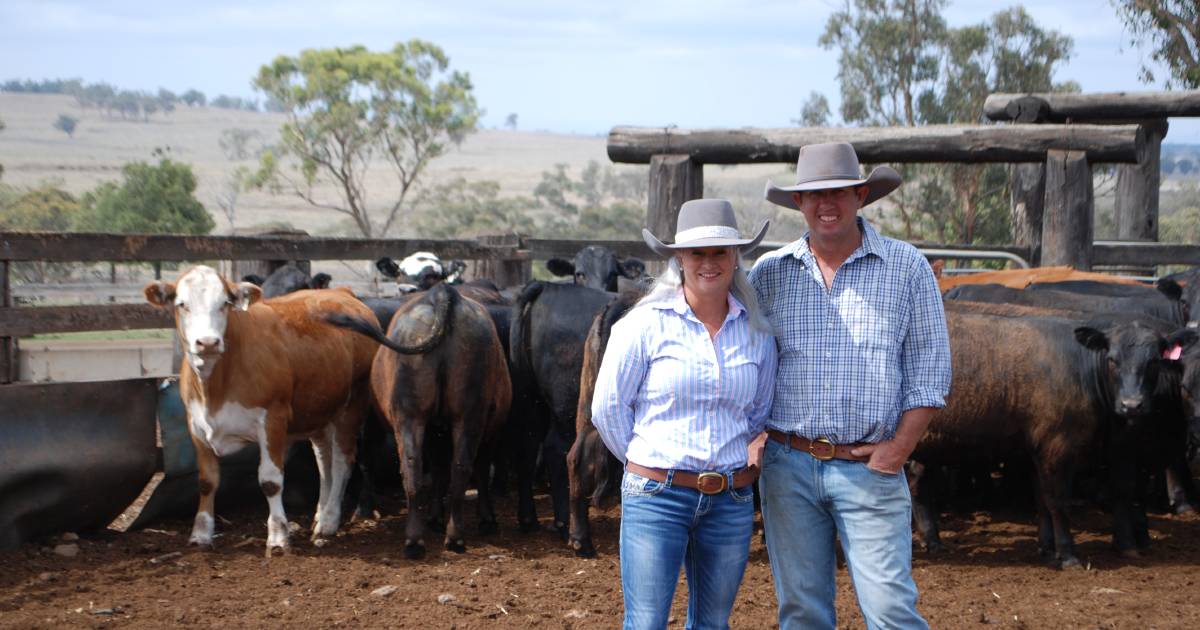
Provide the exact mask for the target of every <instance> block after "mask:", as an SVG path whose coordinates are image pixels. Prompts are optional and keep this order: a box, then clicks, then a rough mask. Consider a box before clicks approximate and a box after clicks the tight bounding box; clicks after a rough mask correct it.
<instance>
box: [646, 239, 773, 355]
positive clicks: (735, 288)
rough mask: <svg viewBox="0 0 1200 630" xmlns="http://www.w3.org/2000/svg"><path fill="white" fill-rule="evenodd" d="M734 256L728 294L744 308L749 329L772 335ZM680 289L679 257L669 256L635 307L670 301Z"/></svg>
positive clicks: (760, 307)
mask: <svg viewBox="0 0 1200 630" xmlns="http://www.w3.org/2000/svg"><path fill="white" fill-rule="evenodd" d="M728 249H734V248H732V247H731V248H728ZM682 251H686V250H682ZM735 254H736V256H737V266H736V267H735V268H734V270H733V284H731V285H729V292H730V293H732V294H733V297H735V298H737V300H738V301H739V302H741V303H742V306H744V307H745V308H746V317H747V319H749V321H750V326H751V327H753V328H755V329H757V330H760V331H762V332H765V333H767V334H773V331H772V330H771V323H770V322H769V321H767V317H766V316H765V315H763V311H762V306H761V305H759V303H758V292H757V291H755V290H754V285H752V284H750V278H748V277H746V272H745V271H744V270H743V267H744V266H745V265H744V261H743V260H742V256H741V253H738V252H736V250H735ZM682 288H683V272H682V270H681V269H680V267H679V257H678V256H671V258H669V259H668V261H667V268H666V270H664V271H663V272H662V273H661V274H659V276H658V278H656V279H655V280H654V285H653V286H651V287H650V292H649V293H647V294H646V297H644V298H642V299H641V300H638V304H637V305H638V306H642V305H643V304H654V303H656V302H669V301H672V300H674V299H675V296H676V295H678V294H679V290H680V289H682Z"/></svg>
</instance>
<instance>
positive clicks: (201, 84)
mask: <svg viewBox="0 0 1200 630" xmlns="http://www.w3.org/2000/svg"><path fill="white" fill-rule="evenodd" d="M1012 4H1013V3H1005V2H984V1H980V0H958V1H952V2H951V4H950V6H949V7H948V8H947V10H946V13H945V14H946V18H947V20H948V22H949V23H950V24H951V25H952V26H961V25H965V24H970V23H976V22H980V21H983V20H984V19H986V18H987V17H988V16H990V15H991V14H992V13H994V12H996V11H998V10H1001V9H1003V8H1006V7H1008V6H1012ZM840 5H841V3H840V2H835V1H832V0H736V1H734V0H639V1H628V0H606V1H604V2H586V3H585V2H571V1H569V0H557V1H555V0H511V1H506V0H491V1H483V0H464V1H456V0H440V1H432V0H393V1H376V0H336V1H335V0H286V1H275V0H241V1H231V0H207V1H202V2H171V1H167V0H159V1H157V2H147V1H142V0H94V1H82V0H3V1H2V2H0V79H8V78H15V77H21V78H25V77H32V78H43V77H72V76H77V77H81V78H83V79H84V80H85V81H101V80H103V81H108V82H110V83H113V84H115V85H118V86H120V87H124V88H134V89H144V90H154V89H157V88H158V87H160V86H162V87H166V88H168V89H171V90H174V91H176V92H181V91H183V90H185V89H187V88H190V87H195V88H198V89H200V90H202V91H204V92H205V93H206V94H208V95H209V96H210V97H212V96H215V95H217V94H221V93H224V94H231V95H237V96H253V91H252V89H251V88H250V86H249V82H250V77H251V76H253V74H254V73H255V72H256V70H257V69H258V67H259V66H261V65H262V64H264V63H266V62H268V61H270V60H271V59H272V58H273V57H275V56H276V55H280V54H295V53H297V52H299V51H300V50H302V49H304V48H313V47H329V46H345V45H351V44H364V45H366V46H368V47H370V48H373V49H386V48H389V47H390V46H391V45H392V44H394V43H395V42H397V41H402V40H407V39H409V38H412V37H421V38H424V39H427V40H430V41H432V42H434V43H436V44H438V45H440V46H441V47H443V48H444V49H445V50H446V52H447V53H448V54H449V55H450V58H451V64H452V66H453V67H454V68H457V69H460V70H465V71H467V72H469V73H470V75H471V78H472V80H473V82H474V84H475V87H476V96H477V98H478V100H479V102H480V104H481V105H482V106H483V107H484V108H486V110H487V115H486V117H485V119H484V124H485V125H486V126H498V125H500V124H502V123H503V121H504V119H505V117H506V116H507V115H508V114H509V113H516V114H517V115H518V120H519V125H520V127H521V128H523V129H543V130H549V131H556V132H573V133H586V134H603V133H606V132H607V131H608V130H609V129H610V128H611V127H613V126H615V125H624V124H629V125H643V126H659V125H669V124H675V125H678V126H681V127H745V126H753V127H781V126H787V125H789V124H790V120H791V119H793V118H796V117H797V116H798V114H799V110H800V104H801V103H802V102H803V100H804V99H805V98H806V97H807V96H808V94H809V93H810V92H812V91H818V92H822V93H825V94H826V95H827V96H828V97H829V98H830V100H831V101H832V102H833V103H834V107H835V109H836V102H837V93H838V85H837V80H836V72H837V67H836V66H837V57H836V53H835V52H833V51H826V50H823V49H821V48H820V47H819V46H818V45H817V39H818V37H819V36H820V34H821V31H822V30H823V27H824V24H825V21H826V19H827V18H828V16H829V14H830V13H832V12H833V10H834V9H835V8H836V7H838V6H840ZM1027 10H1028V11H1029V12H1030V13H1031V14H1032V15H1033V16H1034V18H1035V19H1036V20H1037V22H1038V23H1039V24H1040V25H1042V26H1043V27H1047V28H1054V29H1057V30H1059V31H1061V32H1063V33H1065V34H1067V35H1070V36H1071V37H1073V38H1074V40H1075V54H1074V56H1073V58H1072V59H1071V60H1070V61H1069V62H1068V63H1067V64H1066V65H1065V66H1064V67H1063V68H1062V69H1061V70H1060V72H1059V75H1058V76H1057V77H1056V79H1058V80H1065V79H1074V80H1076V81H1078V82H1079V83H1080V84H1081V85H1082V86H1083V88H1084V91H1086V92H1106V91H1121V90H1130V91H1137V90H1148V89H1155V88H1156V86H1146V85H1143V84H1141V83H1139V82H1138V79H1137V74H1138V67H1139V64H1140V58H1139V53H1138V51H1137V50H1136V49H1130V48H1129V46H1128V43H1127V37H1126V36H1125V35H1124V33H1123V31H1122V27H1121V24H1120V22H1119V21H1118V20H1117V18H1116V12H1115V10H1114V9H1113V8H1112V6H1111V5H1110V4H1109V2H1108V0H1090V1H1088V0H1057V1H1056V2H1054V3H1044V2H1041V3H1037V5H1036V6H1034V5H1032V3H1031V4H1030V5H1027ZM1167 140H1168V142H1172V141H1174V142H1196V143H1200V123H1198V122H1197V121H1195V120H1188V121H1185V120H1176V121H1173V122H1172V130H1171V132H1170V134H1169V136H1168V139H1167Z"/></svg>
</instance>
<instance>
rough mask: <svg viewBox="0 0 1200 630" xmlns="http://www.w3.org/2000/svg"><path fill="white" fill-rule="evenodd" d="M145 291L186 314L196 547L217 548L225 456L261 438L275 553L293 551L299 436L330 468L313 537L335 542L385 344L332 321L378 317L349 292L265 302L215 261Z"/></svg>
mask: <svg viewBox="0 0 1200 630" xmlns="http://www.w3.org/2000/svg"><path fill="white" fill-rule="evenodd" d="M144 293H145V296H146V300H147V301H148V302H150V303H151V304H154V305H157V306H163V307H168V308H174V309H175V325H176V328H177V329H178V332H179V337H180V339H181V340H182V343H183V345H184V350H185V360H184V363H183V365H181V366H180V368H179V383H180V394H181V397H182V399H183V403H184V405H185V406H186V408H187V413H188V429H189V431H190V432H191V435H192V442H193V444H194V445H195V447H196V463H197V467H198V469H199V482H200V507H199V510H198V511H197V513H196V519H195V524H194V526H193V528H192V535H191V538H190V539H189V542H190V543H192V544H197V545H202V546H211V545H212V541H213V529H214V520H213V498H214V496H215V492H216V489H217V484H218V483H219V478H218V476H219V469H218V465H217V458H218V457H220V456H222V455H225V454H228V453H231V452H233V451H235V450H237V449H238V448H240V447H241V446H242V444H244V443H257V444H258V445H259V449H260V454H259V474H258V478H259V483H260V485H261V486H262V490H263V494H264V495H266V497H267V504H268V506H269V507H270V516H269V517H268V518H267V548H266V553H267V556H268V557H269V556H270V555H271V554H272V551H274V550H279V551H281V552H284V553H286V552H287V551H288V548H289V546H288V520H287V516H286V514H285V513H284V509H283V499H282V496H281V492H282V489H283V465H284V453H285V452H286V451H287V447H288V444H289V441H291V440H296V439H302V438H307V439H308V440H310V441H311V442H312V446H313V451H314V453H316V455H317V461H318V464H319V468H320V473H321V491H320V498H319V499H318V503H317V512H316V515H315V517H314V519H313V529H312V540H313V542H314V544H317V545H318V546H321V545H324V544H325V543H326V542H327V540H328V539H329V538H330V537H332V536H333V535H334V533H335V532H336V531H337V528H338V525H339V523H340V521H341V503H342V493H343V491H344V490H345V486H346V481H347V480H348V478H349V472H350V468H351V466H353V464H354V458H355V438H356V436H357V435H358V430H359V425H360V424H361V423H362V419H363V416H364V415H365V413H366V410H367V408H368V401H369V398H368V397H367V391H366V384H367V379H368V378H369V375H370V366H371V360H372V358H373V357H374V355H375V350H376V348H377V347H376V344H375V343H373V342H371V341H370V340H368V339H364V338H363V337H361V336H359V335H355V334H353V333H350V332H348V331H343V330H340V329H338V328H335V327H333V326H330V325H328V324H327V323H325V322H324V321H323V318H324V317H325V316H327V315H329V314H331V313H338V314H343V315H346V316H358V317H370V316H371V312H370V310H369V309H367V308H366V307H365V306H363V304H362V303H361V302H359V301H358V300H357V299H355V297H354V295H353V294H351V293H350V292H349V291H348V290H324V291H300V292H297V293H292V294H289V295H287V296H284V297H280V298H276V299H273V300H268V301H261V295H262V294H261V290H260V289H259V288H258V287H256V286H254V285H252V284H249V283H242V284H239V285H236V286H235V285H233V284H231V283H230V282H228V281H226V280H225V279H224V278H222V277H221V276H220V275H219V274H217V272H216V271H215V270H213V269H212V268H209V267H204V266H198V267H193V268H191V269H189V270H187V271H185V272H184V273H183V274H182V275H181V276H180V277H179V279H178V281H177V282H176V283H175V284H172V283H169V282H151V283H150V284H147V285H146V287H145V290H144Z"/></svg>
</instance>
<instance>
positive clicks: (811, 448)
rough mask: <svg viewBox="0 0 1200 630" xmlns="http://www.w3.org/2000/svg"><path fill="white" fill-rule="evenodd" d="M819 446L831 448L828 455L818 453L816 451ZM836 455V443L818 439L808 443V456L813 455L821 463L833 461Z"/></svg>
mask: <svg viewBox="0 0 1200 630" xmlns="http://www.w3.org/2000/svg"><path fill="white" fill-rule="evenodd" d="M818 444H821V445H823V446H827V447H829V452H828V454H825V455H822V454H820V453H818V452H817V451H816V448H817V445H818ZM822 450H824V449H822ZM836 453H837V446H835V445H834V443H833V442H832V441H830V440H829V439H827V438H817V439H815V440H809V442H808V454H809V455H812V456H813V457H815V458H816V459H817V460H819V461H822V462H827V461H829V460H831V459H833V456H834V455H835V454H836Z"/></svg>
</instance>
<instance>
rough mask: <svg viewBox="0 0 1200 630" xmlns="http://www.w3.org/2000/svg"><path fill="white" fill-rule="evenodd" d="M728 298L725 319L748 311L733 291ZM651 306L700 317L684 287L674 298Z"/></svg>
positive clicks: (689, 316)
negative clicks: (684, 293)
mask: <svg viewBox="0 0 1200 630" xmlns="http://www.w3.org/2000/svg"><path fill="white" fill-rule="evenodd" d="M728 300H729V313H728V314H726V315H725V321H729V320H731V319H737V318H738V317H740V316H741V314H742V313H744V312H746V307H745V306H743V305H742V303H741V302H739V301H738V299H737V298H736V297H733V293H730V294H729V297H728ZM650 306H652V307H654V308H657V309H662V310H667V309H670V310H672V311H675V312H676V313H678V314H680V315H682V316H684V317H688V318H691V319H695V320H697V321H699V319H698V318H697V317H696V314H695V313H693V312H692V307H690V306H688V303H687V298H685V297H683V288H682V287H681V288H680V289H679V290H678V291H676V292H675V297H674V298H673V299H670V300H663V301H661V302H654V303H653V304H651V305H650Z"/></svg>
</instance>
